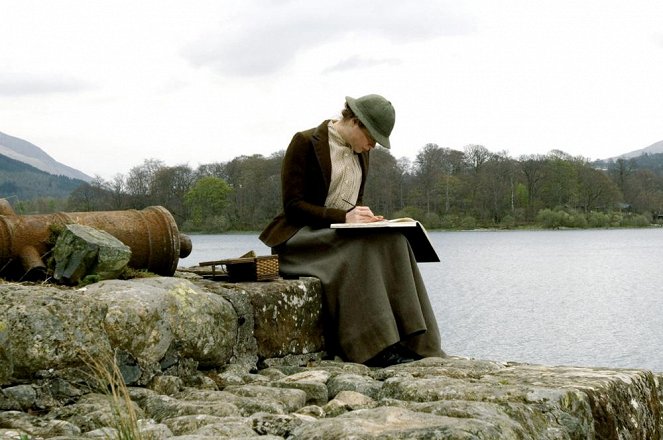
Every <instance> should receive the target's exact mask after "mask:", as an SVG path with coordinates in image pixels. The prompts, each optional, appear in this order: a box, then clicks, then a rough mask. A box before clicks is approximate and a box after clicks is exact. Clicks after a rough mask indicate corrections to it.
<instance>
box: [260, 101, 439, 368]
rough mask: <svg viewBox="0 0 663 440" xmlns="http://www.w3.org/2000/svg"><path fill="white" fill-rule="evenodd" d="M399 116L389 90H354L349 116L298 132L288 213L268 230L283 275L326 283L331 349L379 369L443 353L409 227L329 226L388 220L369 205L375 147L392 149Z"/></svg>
mask: <svg viewBox="0 0 663 440" xmlns="http://www.w3.org/2000/svg"><path fill="white" fill-rule="evenodd" d="M395 116H396V115H395V112H394V108H393V106H392V105H391V103H390V102H389V101H387V100H386V99H385V98H384V97H382V96H380V95H367V96H363V97H361V98H357V99H354V98H351V97H346V103H345V109H344V110H343V112H342V117H341V118H340V119H338V120H327V121H324V122H323V123H322V124H320V125H319V126H318V127H316V128H312V129H309V130H306V131H303V132H299V133H297V134H295V136H294V137H293V139H292V141H291V142H290V145H289V146H288V149H287V151H286V153H285V157H284V160H283V164H282V172H281V185H282V195H283V208H284V212H283V213H281V214H280V215H278V216H277V217H276V218H275V219H274V220H273V221H272V222H271V223H270V224H269V225H268V226H267V227H266V228H265V230H264V231H263V232H262V234H261V235H260V239H261V240H262V241H263V242H264V243H265V244H266V245H267V246H269V247H271V248H272V251H273V252H274V253H276V254H278V255H279V267H280V271H281V273H282V274H283V275H286V276H288V275H296V276H314V277H317V278H319V279H320V281H321V282H322V286H323V294H324V300H325V302H324V313H325V326H326V328H325V339H326V344H327V350H328V351H330V353H335V354H338V355H340V356H341V357H343V358H344V359H346V360H349V361H352V362H358V363H365V364H366V365H369V366H377V367H384V366H387V365H392V364H396V363H403V362H409V361H412V360H415V359H420V358H421V357H425V356H443V355H444V353H443V352H442V349H441V348H440V336H439V331H438V328H437V323H436V321H435V316H434V315H433V311H432V309H431V306H430V302H429V300H428V295H427V293H426V289H425V287H424V284H423V281H422V279H421V275H420V273H419V269H418V268H417V263H416V261H415V259H414V256H413V254H412V250H411V249H410V245H409V244H408V242H407V240H406V239H405V238H404V237H403V236H402V234H400V233H398V232H394V231H389V230H385V229H379V230H376V229H374V230H371V231H367V230H366V232H365V233H364V231H363V230H362V232H361V233H360V234H347V233H345V234H344V233H343V232H339V231H338V230H336V229H330V228H329V225H330V224H332V223H344V222H354V223H365V222H375V221H379V220H382V216H379V215H375V214H374V213H373V212H372V211H371V209H370V208H369V207H368V206H362V205H361V203H362V197H363V192H364V186H365V183H366V175H367V172H368V159H369V152H370V150H372V149H373V148H374V147H375V145H376V143H379V144H380V145H382V146H383V147H386V148H390V143H389V135H390V134H391V131H392V129H393V127H394V122H395Z"/></svg>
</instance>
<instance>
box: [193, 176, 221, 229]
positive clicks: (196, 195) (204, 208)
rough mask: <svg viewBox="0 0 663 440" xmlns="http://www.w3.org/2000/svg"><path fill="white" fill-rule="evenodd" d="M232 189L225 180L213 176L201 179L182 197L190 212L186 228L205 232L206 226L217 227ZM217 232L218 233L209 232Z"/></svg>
mask: <svg viewBox="0 0 663 440" xmlns="http://www.w3.org/2000/svg"><path fill="white" fill-rule="evenodd" d="M231 191H232V189H231V188H230V186H229V185H228V184H227V183H226V181H225V180H223V179H220V178H218V177H214V176H205V177H201V178H200V179H198V180H197V181H196V183H195V184H194V185H193V187H192V188H191V189H190V190H189V191H188V192H187V193H186V195H185V196H184V201H185V204H186V206H187V208H188V210H189V212H190V217H189V222H188V223H187V226H190V227H192V229H193V230H200V231H202V230H205V229H206V226H209V225H217V226H218V225H219V223H220V222H219V217H221V216H222V215H223V212H224V210H225V209H226V207H227V206H228V195H229V194H230V192H231ZM209 232H218V231H209Z"/></svg>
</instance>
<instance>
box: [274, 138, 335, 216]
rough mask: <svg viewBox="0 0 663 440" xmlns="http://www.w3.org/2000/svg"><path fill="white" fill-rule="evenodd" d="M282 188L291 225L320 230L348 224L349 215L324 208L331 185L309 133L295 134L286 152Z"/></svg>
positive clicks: (285, 208)
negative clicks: (347, 217) (327, 180)
mask: <svg viewBox="0 0 663 440" xmlns="http://www.w3.org/2000/svg"><path fill="white" fill-rule="evenodd" d="M329 172H331V170H329ZM281 188H282V192H283V194H282V198H283V210H284V213H285V216H286V218H287V219H288V221H289V222H291V223H294V224H297V225H301V226H304V225H308V226H311V227H317V228H321V227H327V226H329V225H330V224H331V223H344V222H345V213H346V211H344V210H341V209H332V208H326V207H325V206H324V205H325V200H326V198H327V192H328V190H329V184H328V182H326V180H325V178H324V174H323V169H322V164H321V161H320V158H319V157H318V156H317V155H316V152H315V150H314V148H313V146H312V143H311V139H310V136H309V134H308V133H307V134H304V133H297V134H295V136H294V137H293V138H292V141H291V142H290V145H289V146H288V149H287V150H286V154H285V157H284V159H283V167H282V172H281Z"/></svg>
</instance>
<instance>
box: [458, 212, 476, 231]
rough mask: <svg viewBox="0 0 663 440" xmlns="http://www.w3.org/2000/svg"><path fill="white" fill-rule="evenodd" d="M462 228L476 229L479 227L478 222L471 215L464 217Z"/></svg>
mask: <svg viewBox="0 0 663 440" xmlns="http://www.w3.org/2000/svg"><path fill="white" fill-rule="evenodd" d="M460 227H461V229H465V230H467V229H475V228H476V227H477V221H476V219H475V218H474V217H472V216H471V215H468V216H465V217H463V219H462V220H461V222H460Z"/></svg>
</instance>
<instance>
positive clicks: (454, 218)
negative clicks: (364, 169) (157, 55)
mask: <svg viewBox="0 0 663 440" xmlns="http://www.w3.org/2000/svg"><path fill="white" fill-rule="evenodd" d="M283 156H284V151H279V152H277V153H274V154H272V155H271V156H269V157H265V156H263V155H252V156H239V157H236V158H234V159H233V160H231V161H229V162H216V163H209V164H203V165H200V166H198V167H197V168H195V169H194V168H192V167H190V166H189V165H186V164H183V165H177V166H166V165H165V164H164V163H163V162H161V161H159V160H156V159H149V160H145V161H144V162H143V163H142V164H140V165H138V166H135V167H133V168H132V169H131V170H129V172H128V173H126V174H117V175H116V176H115V177H113V178H112V179H111V180H109V181H105V180H103V179H101V178H99V177H97V178H95V179H94V180H93V181H92V182H89V183H84V184H82V185H80V186H79V187H78V188H76V189H75V190H74V191H73V192H72V193H71V195H70V196H69V197H68V199H67V200H66V203H64V205H65V206H64V208H65V209H66V210H68V211H92V210H122V209H142V208H144V207H146V206H150V205H161V206H164V207H165V208H167V209H168V210H169V211H170V212H171V213H172V214H173V217H174V218H175V220H176V222H177V224H178V226H179V227H180V229H181V230H183V231H187V232H223V231H231V230H234V231H256V230H260V229H262V228H263V227H264V226H265V225H266V224H267V223H268V222H269V221H270V220H271V219H272V218H273V217H274V216H275V215H276V214H277V213H279V212H280V211H281V191H280V170H281V161H282V159H283ZM364 203H365V204H367V205H369V206H370V207H371V208H372V210H373V211H374V212H376V213H380V214H382V215H384V216H385V217H389V218H393V217H413V218H416V219H418V220H420V221H422V222H423V223H424V225H426V227H427V228H430V229H436V228H443V229H472V228H477V227H490V228H494V227H500V228H512V227H520V226H528V225H535V226H544V227H551V228H555V227H567V226H568V227H606V226H645V225H649V224H651V223H652V222H657V221H659V220H660V219H661V218H663V154H655V155H645V156H641V157H640V158H637V159H630V160H626V159H618V160H616V161H609V162H590V161H589V160H587V159H585V158H583V157H580V156H577V157H573V156H570V155H569V154H567V153H564V152H563V151H559V150H553V151H551V152H550V153H548V154H545V155H539V154H536V155H524V156H520V157H519V158H517V159H516V158H512V157H510V156H509V155H508V154H507V153H506V152H497V153H495V152H491V151H489V150H488V149H487V148H485V147H484V146H482V145H468V146H466V147H464V148H463V150H462V151H460V150H455V149H450V148H442V147H439V146H438V145H436V144H427V145H425V146H423V147H422V148H421V149H420V150H419V152H418V154H417V155H416V158H415V159H414V160H410V159H408V158H400V159H396V158H395V157H393V156H392V155H391V154H390V152H389V151H388V150H385V149H375V150H374V151H373V152H371V157H370V171H369V176H368V180H367V186H366V190H365V200H364ZM58 205H59V206H58V207H59V208H60V207H62V206H61V205H62V203H59V204H58Z"/></svg>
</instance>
